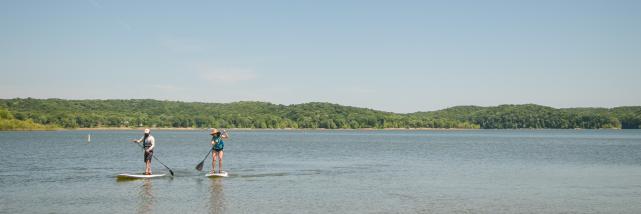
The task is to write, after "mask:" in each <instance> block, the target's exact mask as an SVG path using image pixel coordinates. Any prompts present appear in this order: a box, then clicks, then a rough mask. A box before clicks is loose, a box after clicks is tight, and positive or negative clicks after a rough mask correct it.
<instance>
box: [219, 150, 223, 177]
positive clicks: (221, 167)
mask: <svg viewBox="0 0 641 214" xmlns="http://www.w3.org/2000/svg"><path fill="white" fill-rule="evenodd" d="M218 153H220V154H218V158H220V160H218V173H222V172H223V156H224V154H225V153H223V151H222V150H221V151H220V152H218Z"/></svg>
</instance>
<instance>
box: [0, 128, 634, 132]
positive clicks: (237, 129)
mask: <svg viewBox="0 0 641 214" xmlns="http://www.w3.org/2000/svg"><path fill="white" fill-rule="evenodd" d="M145 128H147V127H136V128H130V127H100V128H73V129H72V128H60V129H33V130H28V129H16V130H0V132H3V131H24V132H29V131H135V130H140V131H142V130H144V129H145ZM150 129H151V130H160V131H208V130H209V129H210V128H166V127H163V128H153V127H152V128H150ZM224 129H226V130H231V131H473V130H623V129H618V128H608V129H605V128H602V129H535V128H532V129H528V128H523V129H464V128H385V129H375V128H363V129H324V128H309V129H307V128H305V129H301V128H282V129H272V128H224Z"/></svg>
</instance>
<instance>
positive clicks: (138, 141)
mask: <svg viewBox="0 0 641 214" xmlns="http://www.w3.org/2000/svg"><path fill="white" fill-rule="evenodd" d="M144 138H145V137H141V138H140V139H139V140H131V142H134V143H140V142H142V140H143V139H144Z"/></svg>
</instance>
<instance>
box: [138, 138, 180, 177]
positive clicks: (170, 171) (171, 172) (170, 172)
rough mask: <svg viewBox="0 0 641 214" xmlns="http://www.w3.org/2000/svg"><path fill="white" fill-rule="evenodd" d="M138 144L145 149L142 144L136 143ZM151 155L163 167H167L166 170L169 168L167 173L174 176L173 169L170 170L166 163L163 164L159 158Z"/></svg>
mask: <svg viewBox="0 0 641 214" xmlns="http://www.w3.org/2000/svg"><path fill="white" fill-rule="evenodd" d="M136 144H137V143H136ZM138 146H140V148H141V149H142V151H145V147H144V146H142V145H140V144H138ZM151 157H153V158H154V159H156V161H158V163H160V164H162V165H163V166H164V167H165V168H167V170H169V174H171V176H174V171H173V170H171V169H170V168H169V167H168V166H167V165H165V164H164V163H162V162H161V161H160V160H158V158H157V157H156V155H153V156H151Z"/></svg>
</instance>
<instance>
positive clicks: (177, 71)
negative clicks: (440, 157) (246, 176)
mask: <svg viewBox="0 0 641 214" xmlns="http://www.w3.org/2000/svg"><path fill="white" fill-rule="evenodd" d="M639 11H641V1H590V0H584V1H579V0H577V1H570V0H555V1H547V0H537V1H519V0H511V1H457V0H455V1H375V0H371V1H347V0H344V1H330V0H325V1H302V0H301V1H105V0H83V1H44V0H43V1H8V0H7V1H0V35H1V39H0V98H14V97H35V98H67V99H112V98H117V99H130V98H153V99H162V100H181V101H201V102H232V101H241V100H257V101H268V102H272V103H277V104H295V103H304V102H311V101H321V102H332V103H338V104H343V105H351V106H359V107H367V108H374V109H378V110H385V111H393V112H414V111H427V110H437V109H442V108H446V107H451V106H456V105H482V106H490V105H499V104H521V103H536V104H541V105H548V106H553V107H578V106H581V107H594V106H599V107H612V106H622V105H641V96H640V95H639V92H641V83H640V82H641V13H640V12H639Z"/></svg>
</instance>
